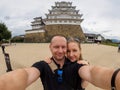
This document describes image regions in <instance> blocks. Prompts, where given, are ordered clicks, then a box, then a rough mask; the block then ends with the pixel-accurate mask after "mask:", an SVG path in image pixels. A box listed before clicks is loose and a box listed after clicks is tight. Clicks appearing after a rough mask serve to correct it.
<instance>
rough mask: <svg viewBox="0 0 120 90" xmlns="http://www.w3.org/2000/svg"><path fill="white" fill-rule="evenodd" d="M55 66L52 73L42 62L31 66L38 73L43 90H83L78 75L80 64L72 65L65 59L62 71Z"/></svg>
mask: <svg viewBox="0 0 120 90" xmlns="http://www.w3.org/2000/svg"><path fill="white" fill-rule="evenodd" d="M56 65H57V64H56ZM57 66H58V68H57V69H55V70H54V72H53V71H52V70H51V68H50V66H49V65H48V64H47V63H46V62H44V61H40V62H36V63H35V64H33V65H32V67H36V68H37V69H38V70H39V71H40V78H41V81H42V84H43V87H44V90H83V89H82V87H81V78H80V77H79V75H78V70H79V68H80V67H81V66H83V65H82V64H77V63H72V62H70V60H69V59H67V58H66V59H65V64H64V65H63V68H62V69H59V65H57ZM59 74H60V75H59Z"/></svg>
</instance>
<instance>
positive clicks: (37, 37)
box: [25, 32, 45, 43]
mask: <svg viewBox="0 0 120 90" xmlns="http://www.w3.org/2000/svg"><path fill="white" fill-rule="evenodd" d="M25 42H31V43H40V42H45V32H40V33H29V34H26V35H25Z"/></svg>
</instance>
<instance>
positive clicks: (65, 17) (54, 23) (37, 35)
mask: <svg viewBox="0 0 120 90" xmlns="http://www.w3.org/2000/svg"><path fill="white" fill-rule="evenodd" d="M45 15H46V18H44V19H42V18H41V17H36V18H34V21H33V22H31V23H32V25H31V26H32V29H31V30H26V35H25V39H26V42H34V41H35V42H45V41H46V40H47V41H49V40H48V39H50V37H52V36H53V35H56V34H62V35H64V36H66V37H71V36H72V37H76V38H79V39H82V40H83V39H84V38H85V36H84V34H83V31H82V28H81V26H80V24H81V22H82V21H83V19H81V17H82V14H79V10H76V6H72V2H65V1H62V2H55V6H52V9H51V10H49V13H48V14H45Z"/></svg>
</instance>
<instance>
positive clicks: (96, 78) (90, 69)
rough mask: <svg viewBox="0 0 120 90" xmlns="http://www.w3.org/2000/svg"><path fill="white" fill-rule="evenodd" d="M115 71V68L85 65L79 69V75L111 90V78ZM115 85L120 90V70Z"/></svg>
mask: <svg viewBox="0 0 120 90" xmlns="http://www.w3.org/2000/svg"><path fill="white" fill-rule="evenodd" d="M114 71H115V70H114V69H110V68H106V67H101V66H83V67H81V68H80V69H79V75H80V76H81V77H82V78H83V79H84V80H87V81H89V82H90V83H92V84H93V85H95V86H97V87H100V88H103V89H108V90H111V78H112V75H113V73H114ZM115 85H116V88H117V90H120V72H118V74H117V76H116V79H115Z"/></svg>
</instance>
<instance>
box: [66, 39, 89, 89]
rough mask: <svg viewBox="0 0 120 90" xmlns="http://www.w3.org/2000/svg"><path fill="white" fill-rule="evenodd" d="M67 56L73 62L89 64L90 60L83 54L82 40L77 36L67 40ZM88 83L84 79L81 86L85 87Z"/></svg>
mask: <svg viewBox="0 0 120 90" xmlns="http://www.w3.org/2000/svg"><path fill="white" fill-rule="evenodd" d="M67 57H68V58H69V59H70V60H71V62H76V61H77V62H78V63H80V64H86V65H88V62H87V61H85V60H83V58H82V54H81V46H80V41H79V40H78V39H75V38H70V39H69V40H68V42H67ZM87 85H88V82H87V81H84V80H83V81H82V83H81V86H82V88H85V87H86V86H87Z"/></svg>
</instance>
